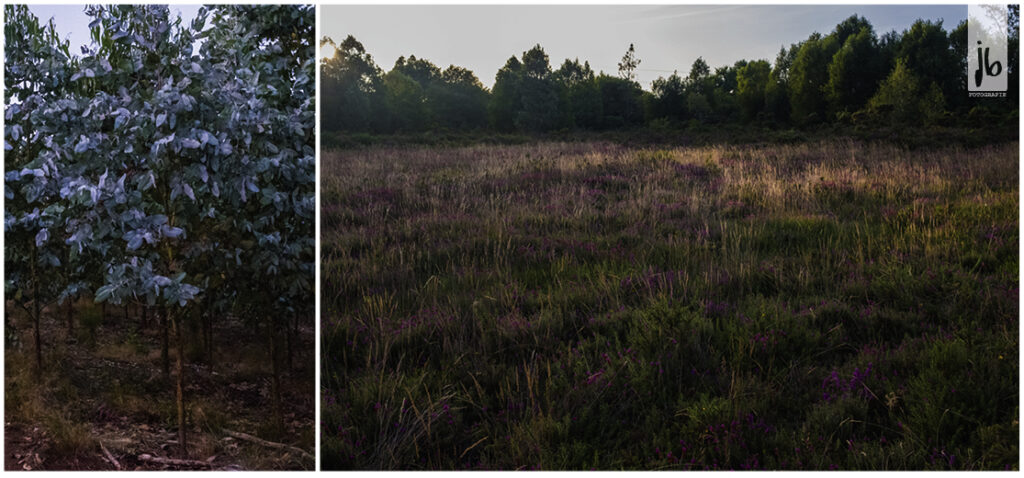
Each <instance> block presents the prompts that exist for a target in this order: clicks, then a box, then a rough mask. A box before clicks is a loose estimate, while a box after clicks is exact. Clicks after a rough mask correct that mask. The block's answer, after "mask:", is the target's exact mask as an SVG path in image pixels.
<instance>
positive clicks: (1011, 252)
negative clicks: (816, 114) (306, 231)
mask: <svg viewBox="0 0 1024 478" xmlns="http://www.w3.org/2000/svg"><path fill="white" fill-rule="evenodd" d="M1018 150H1019V145H1018V143H1017V142H1015V141H1013V142H1008V143H1003V144H998V145H992V146H983V147H972V148H964V147H956V146H949V147H925V148H916V149H907V148H902V147H898V146H893V145H890V144H888V143H876V142H858V141H853V140H839V139H832V140H822V141H808V142H803V143H800V144H793V145H785V144H781V145H772V144H768V145H765V144H753V145H734V146H716V145H708V146H689V147H658V146H654V147H650V146H647V147H636V146H632V147H631V146H625V145H621V144H616V143H611V142H601V141H581V142H543V141H540V142H528V143H526V144H520V145H475V146H465V147H388V146H371V147H364V148H361V149H347V150H341V151H328V152H325V153H324V154H323V155H322V161H323V162H322V175H321V177H322V189H321V191H322V197H321V199H320V201H321V208H322V209H321V214H322V216H321V217H322V231H323V233H322V246H321V247H322V288H321V290H322V319H321V328H322V330H321V340H322V354H323V355H322V370H321V371H322V374H323V376H322V397H321V403H322V423H321V430H320V433H321V437H322V459H323V466H324V468H325V469H338V468H340V469H394V468H400V469H452V468H456V469H584V470H586V469H618V468H626V469H683V470H685V469H837V468H838V469H1006V468H1016V467H1017V466H1018V459H1019V457H1018V446H1017V440H1018V433H1019V432H1018V427H1019V425H1018V413H1019V409H1018V373H1019V371H1018V327H1019V325H1018V320H1017V319H1018V309H1019V303H1018V287H1019V284H1018V260H1019V259H1018V240H1019V235H1018V234H1019V229H1018V219H1017V218H1018V207H1019V206H1018V184H1019V177H1018V168H1019V155H1018Z"/></svg>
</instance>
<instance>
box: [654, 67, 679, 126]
mask: <svg viewBox="0 0 1024 478" xmlns="http://www.w3.org/2000/svg"><path fill="white" fill-rule="evenodd" d="M651 93H652V97H651V103H650V104H651V106H650V107H649V110H650V115H649V116H650V117H651V118H668V119H671V120H675V121H684V120H685V119H686V114H687V113H686V82H685V81H684V80H683V78H682V77H680V76H679V74H678V73H672V75H671V76H669V77H668V78H661V77H659V78H658V79H657V80H654V83H652V84H651Z"/></svg>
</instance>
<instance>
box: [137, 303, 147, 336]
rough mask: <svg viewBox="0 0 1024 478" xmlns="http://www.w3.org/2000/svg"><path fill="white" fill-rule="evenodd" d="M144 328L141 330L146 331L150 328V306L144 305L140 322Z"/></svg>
mask: <svg viewBox="0 0 1024 478" xmlns="http://www.w3.org/2000/svg"><path fill="white" fill-rule="evenodd" d="M139 323H140V324H142V326H141V327H140V329H142V330H145V329H146V327H148V326H149V306H147V305H146V304H142V320H141V321H139Z"/></svg>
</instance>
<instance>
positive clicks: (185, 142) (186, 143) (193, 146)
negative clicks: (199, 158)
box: [181, 138, 199, 149]
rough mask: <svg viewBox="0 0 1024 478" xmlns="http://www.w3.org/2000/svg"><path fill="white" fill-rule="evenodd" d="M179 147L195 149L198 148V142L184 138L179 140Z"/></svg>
mask: <svg viewBox="0 0 1024 478" xmlns="http://www.w3.org/2000/svg"><path fill="white" fill-rule="evenodd" d="M181 147H183V148H185V149H196V148H198V147H199V141H196V140H194V139H192V138H185V139H183V140H181Z"/></svg>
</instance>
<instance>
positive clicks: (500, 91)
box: [487, 56, 523, 131]
mask: <svg viewBox="0 0 1024 478" xmlns="http://www.w3.org/2000/svg"><path fill="white" fill-rule="evenodd" d="M522 83H523V65H522V63H520V62H519V59H518V58H516V57H515V56H512V57H510V58H509V59H508V61H506V62H505V66H503V67H501V69H500V70H498V73H497V75H496V76H495V78H494V88H493V89H492V90H491V101H490V103H489V104H488V105H487V114H488V117H489V118H490V123H491V126H492V127H493V128H495V129H497V130H499V131H512V130H513V129H515V127H516V123H515V122H516V115H517V114H518V112H519V110H521V109H522V104H523V100H522V96H521V90H522Z"/></svg>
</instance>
